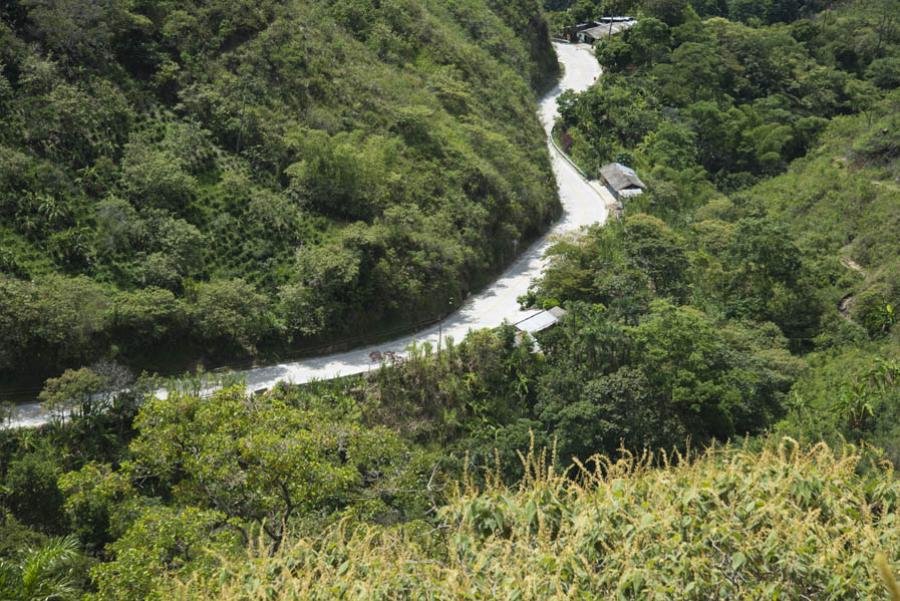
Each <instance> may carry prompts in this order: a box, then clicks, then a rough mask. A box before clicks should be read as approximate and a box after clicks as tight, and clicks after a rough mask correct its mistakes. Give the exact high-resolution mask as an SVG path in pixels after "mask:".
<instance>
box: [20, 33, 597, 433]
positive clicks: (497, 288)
mask: <svg viewBox="0 0 900 601" xmlns="http://www.w3.org/2000/svg"><path fill="white" fill-rule="evenodd" d="M554 48H555V49H556V53H557V55H558V56H559V61H560V63H562V65H563V67H564V69H565V74H564V76H563V78H562V79H561V81H560V82H559V84H558V85H557V86H556V87H555V88H554V89H552V90H551V91H550V92H548V93H547V95H546V96H544V98H543V99H542V100H541V101H540V104H539V110H538V114H539V116H540V119H541V122H542V123H543V125H544V129H545V130H546V131H547V133H548V146H549V148H550V157H551V160H552V163H553V171H554V173H555V175H556V182H557V185H558V187H559V197H560V200H561V201H562V205H563V216H562V218H561V219H560V220H559V221H558V222H557V223H556V225H554V227H553V228H552V229H551V230H550V231H549V232H548V233H547V234H546V235H545V236H544V237H542V238H541V239H540V240H538V241H537V242H535V243H534V244H533V245H532V246H531V247H530V248H529V249H528V250H527V251H526V252H525V253H523V254H522V255H521V256H520V257H519V258H518V259H517V260H516V262H515V263H514V264H512V265H511V266H510V267H509V268H508V269H507V270H506V271H505V272H504V273H503V274H502V275H501V276H500V277H499V278H498V279H497V280H496V281H495V282H494V283H493V284H491V285H490V286H489V287H488V288H486V289H485V290H483V291H482V292H480V293H478V294H475V295H473V296H471V297H469V299H468V300H467V301H466V302H465V303H464V304H463V305H462V307H460V308H459V309H458V310H457V311H456V312H454V313H452V314H451V315H449V316H448V317H447V318H446V319H445V320H444V321H443V322H442V323H441V329H442V330H443V335H444V336H445V337H446V336H452V337H453V338H454V339H455V340H462V339H463V338H464V337H465V335H466V334H467V333H468V332H469V331H470V330H477V329H481V328H493V327H496V326H499V325H500V324H502V323H503V321H504V320H506V321H509V322H512V323H515V322H518V321H521V320H522V319H525V318H526V317H529V316H531V315H533V314H534V313H536V311H522V310H521V309H520V308H519V304H518V302H516V299H517V298H518V297H519V296H521V295H522V294H525V292H527V290H528V286H529V284H530V283H531V281H532V280H533V279H534V278H536V277H537V276H538V275H540V273H541V271H542V270H543V269H544V266H545V265H546V260H545V259H544V253H545V251H546V250H547V248H548V246H549V245H550V244H551V242H552V239H553V237H555V236H557V235H559V234H564V233H567V232H572V231H576V230H578V229H580V228H582V227H584V226H587V225H591V224H594V223H598V222H599V223H603V222H605V221H606V217H607V205H608V204H609V203H612V202H613V198H612V196H611V195H610V194H609V193H608V192H607V191H606V190H605V189H604V188H602V187H600V186H597V185H596V184H595V183H591V182H588V181H586V180H585V179H584V178H583V177H582V176H581V174H580V173H579V172H578V170H577V169H575V167H574V166H573V165H572V164H571V163H569V161H568V160H567V159H566V158H565V157H564V156H563V155H562V154H560V153H559V152H558V151H557V150H556V149H555V148H554V147H553V145H552V144H551V143H550V142H549V134H550V130H551V128H552V127H553V123H554V120H555V118H556V115H557V105H556V100H557V98H558V97H559V95H560V94H562V92H564V91H565V90H568V89H572V90H575V91H576V92H580V91H583V90H585V89H587V88H589V87H590V86H591V85H592V84H593V83H594V81H595V80H596V79H597V78H598V77H599V76H600V66H599V64H598V63H597V61H596V59H595V58H594V56H593V53H592V52H591V48H590V46H585V45H568V44H554ZM438 336H439V327H438V326H437V325H435V326H433V327H430V328H428V329H425V330H423V331H421V332H417V333H415V334H413V335H410V336H405V337H403V338H399V339H397V340H394V341H392V342H385V343H380V344H378V345H374V346H369V347H366V348H360V349H356V350H353V351H349V352H346V353H339V354H335V355H329V356H325V357H317V358H312V359H304V360H302V361H297V362H290V363H279V364H276V365H269V366H266V367H257V368H254V369H249V370H247V371H244V372H239V375H242V376H243V377H244V379H245V380H246V382H247V387H248V388H249V389H250V390H259V389H261V388H271V387H272V386H273V385H275V384H276V383H278V382H282V381H287V382H293V383H297V384H300V383H304V382H309V381H311V380H327V379H330V378H335V377H339V376H349V375H353V374H358V373H362V372H365V371H368V370H370V369H373V368H376V367H377V364H375V363H373V362H372V360H371V359H370V358H369V354H370V353H372V352H374V351H380V352H382V353H384V352H386V351H393V352H395V353H397V354H398V355H402V353H403V352H404V351H405V350H406V349H407V348H408V347H409V346H410V345H411V344H412V343H413V342H417V343H423V342H426V341H428V342H431V343H432V344H433V345H437V342H438ZM45 422H46V417H45V416H44V415H43V414H42V412H41V409H40V406H39V405H38V404H37V403H34V404H26V405H20V406H19V408H18V414H17V415H16V417H15V419H14V420H13V422H12V424H11V425H12V426H14V427H15V426H24V427H28V426H37V425H40V424H42V423H45Z"/></svg>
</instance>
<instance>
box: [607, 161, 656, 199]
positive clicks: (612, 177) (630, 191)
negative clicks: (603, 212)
mask: <svg viewBox="0 0 900 601" xmlns="http://www.w3.org/2000/svg"><path fill="white" fill-rule="evenodd" d="M600 179H601V180H603V185H605V186H606V189H607V190H609V192H610V193H611V194H612V195H613V198H615V199H616V200H617V201H619V203H620V204H621V203H622V201H623V199H625V198H632V197H634V196H640V195H641V194H643V193H644V190H646V189H647V186H646V184H644V182H642V181H641V179H640V178H639V177H638V176H637V173H635V172H634V169H632V168H630V167H626V166H625V165H623V164H622V163H609V164H608V165H604V166H603V167H601V168H600Z"/></svg>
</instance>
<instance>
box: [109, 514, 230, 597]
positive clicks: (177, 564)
mask: <svg viewBox="0 0 900 601" xmlns="http://www.w3.org/2000/svg"><path fill="white" fill-rule="evenodd" d="M226 526H227V519H226V517H225V516H224V515H223V514H222V513H221V512H218V511H207V510H201V509H197V508H194V507H186V508H172V507H165V506H160V507H148V508H147V509H146V510H144V512H143V513H141V514H140V516H139V517H138V518H137V519H135V520H134V522H133V523H132V524H131V526H130V527H129V528H128V530H127V531H126V532H125V533H124V534H123V535H122V537H121V538H119V539H118V540H117V541H116V542H114V543H112V544H111V545H110V546H109V547H108V550H109V552H110V553H111V555H112V558H113V559H112V561H109V562H107V563H101V564H99V565H98V566H97V567H95V568H94V569H93V571H92V574H91V576H92V578H93V582H94V583H95V585H96V587H97V592H96V595H95V598H96V599H98V600H102V601H130V600H132V599H159V600H160V601H161V599H162V598H163V597H162V596H160V593H159V592H158V590H157V586H158V584H159V583H160V581H161V580H162V579H163V578H164V577H166V576H167V575H174V574H183V575H187V574H191V573H199V572H202V571H204V570H207V571H208V570H210V569H211V568H212V567H213V566H214V565H215V554H216V553H227V552H233V551H234V550H236V549H237V548H239V545H241V540H240V537H239V536H238V535H237V534H236V532H235V531H234V530H233V529H229V528H227V527H226Z"/></svg>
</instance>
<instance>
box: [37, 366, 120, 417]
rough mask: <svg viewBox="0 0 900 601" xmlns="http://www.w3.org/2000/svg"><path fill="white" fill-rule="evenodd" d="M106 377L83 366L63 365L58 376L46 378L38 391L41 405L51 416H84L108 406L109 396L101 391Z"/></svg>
mask: <svg viewBox="0 0 900 601" xmlns="http://www.w3.org/2000/svg"><path fill="white" fill-rule="evenodd" d="M107 384H108V381H107V379H106V378H104V377H103V376H100V375H98V374H96V373H94V372H93V371H91V370H90V369H88V368H86V367H82V368H81V369H78V370H72V369H67V370H66V371H65V372H63V374H62V375H61V376H59V377H58V378H49V379H48V380H47V381H46V382H45V383H44V389H43V390H42V391H41V393H40V395H38V399H40V401H41V404H42V405H43V407H44V409H45V410H46V411H47V412H48V413H50V414H51V415H52V416H53V417H54V419H56V420H58V421H63V420H66V419H69V418H86V417H90V416H92V415H96V414H97V413H98V412H101V411H103V410H105V409H106V408H108V405H109V402H110V397H109V395H107V394H103V393H104V392H105V389H106V387H107Z"/></svg>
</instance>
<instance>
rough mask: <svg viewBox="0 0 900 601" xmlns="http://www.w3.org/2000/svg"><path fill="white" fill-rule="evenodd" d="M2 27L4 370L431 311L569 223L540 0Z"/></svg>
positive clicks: (39, 20)
mask: <svg viewBox="0 0 900 601" xmlns="http://www.w3.org/2000/svg"><path fill="white" fill-rule="evenodd" d="M0 18H2V21H0V338H2V339H3V340H4V344H3V345H2V347H0V374H2V373H6V374H10V373H13V372H20V371H23V370H33V371H39V372H46V371H51V370H55V369H58V368H60V367H61V366H65V365H72V364H79V363H81V364H83V363H84V362H88V361H91V360H94V359H96V358H97V357H100V356H104V355H105V356H118V357H120V358H121V359H124V360H126V361H127V360H128V359H134V358H135V357H138V356H143V357H144V358H146V356H147V355H152V354H153V353H154V352H155V350H156V349H162V348H168V349H171V348H178V349H180V350H187V354H188V355H190V354H195V355H203V354H204V353H207V352H209V351H211V350H212V349H215V351H216V352H217V353H219V354H220V355H233V354H253V353H255V352H256V351H257V350H258V349H259V348H260V347H263V346H266V347H273V346H283V345H285V344H287V343H288V342H290V341H294V342H295V343H296V342H298V341H300V342H303V341H304V340H310V339H321V338H332V337H334V336H338V337H339V336H340V335H342V334H344V335H345V334H346V333H347V332H353V333H356V334H358V333H359V332H360V331H361V330H365V329H366V328H369V329H371V328H373V327H374V324H379V323H381V324H383V323H390V322H392V321H394V322H396V321H406V322H410V321H414V320H416V319H421V318H423V317H428V316H433V315H434V314H435V313H436V312H437V311H438V309H437V308H438V307H440V308H441V309H445V308H446V305H447V303H446V299H447V298H448V297H453V298H455V299H457V300H458V299H460V298H462V297H463V296H464V295H465V293H466V292H467V291H468V290H469V289H470V288H471V287H472V286H475V285H477V284H479V283H480V282H482V281H483V280H484V278H485V277H486V274H487V273H489V272H490V271H491V270H493V269H496V268H497V267H499V266H500V265H502V264H504V263H505V262H507V261H509V260H510V259H511V258H512V256H513V252H514V249H515V248H517V244H518V243H519V242H521V241H524V240H526V239H528V238H530V237H533V236H535V235H536V234H538V233H539V232H540V231H541V230H542V228H543V227H544V226H545V225H546V224H547V223H548V222H550V221H551V220H552V219H553V218H554V216H556V215H557V214H558V211H559V204H558V200H557V198H556V192H555V189H554V187H553V185H552V179H551V173H550V169H549V162H548V160H547V157H546V152H545V150H544V146H543V143H542V132H541V130H540V127H539V124H538V122H537V119H536V117H535V115H534V112H535V111H534V98H535V95H534V90H536V89H537V88H539V87H540V86H543V85H545V84H546V83H547V82H548V81H549V80H551V79H552V78H553V76H554V75H555V73H556V70H557V64H556V61H555V57H554V54H553V52H552V49H551V48H550V45H549V41H548V36H547V31H546V26H545V24H544V22H543V20H542V17H541V14H540V7H539V5H538V3H537V2H536V0H516V1H514V2H509V1H503V2H500V1H493V0H491V1H485V0H453V1H449V2H448V1H437V0H385V1H380V2H379V1H375V0H328V1H325V2H320V1H312V0H266V1H264V2H248V1H243V0H217V1H214V2H201V1H199V0H195V1H188V2H180V1H179V2H175V1H171V0H167V1H162V2H160V1H156V0H113V1H110V2H104V3H96V2H89V1H87V0H13V1H12V2H4V3H3V7H2V8H0ZM518 248H521V246H518Z"/></svg>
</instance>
